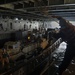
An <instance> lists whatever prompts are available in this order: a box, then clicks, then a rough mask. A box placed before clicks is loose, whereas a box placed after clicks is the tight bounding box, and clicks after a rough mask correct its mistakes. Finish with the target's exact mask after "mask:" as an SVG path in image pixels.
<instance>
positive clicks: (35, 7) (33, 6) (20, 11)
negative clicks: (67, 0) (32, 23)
mask: <svg viewBox="0 0 75 75" xmlns="http://www.w3.org/2000/svg"><path fill="white" fill-rule="evenodd" d="M58 1H60V0H58ZM49 2H50V0H0V6H1V7H0V14H1V15H6V16H7V15H8V16H19V17H27V18H34V19H49V18H50V16H52V15H57V16H62V17H72V16H73V17H74V16H75V4H62V3H63V0H62V3H60V4H61V5H49ZM8 4H10V5H13V7H14V8H12V9H11V8H10V9H8V8H6V6H5V7H4V5H7V6H8ZM2 6H3V7H2ZM8 7H9V6H8Z"/></svg>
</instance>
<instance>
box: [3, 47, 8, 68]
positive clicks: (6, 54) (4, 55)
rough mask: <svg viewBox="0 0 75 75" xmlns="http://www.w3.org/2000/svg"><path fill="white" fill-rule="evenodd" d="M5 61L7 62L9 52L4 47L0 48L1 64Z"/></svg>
mask: <svg viewBox="0 0 75 75" xmlns="http://www.w3.org/2000/svg"><path fill="white" fill-rule="evenodd" d="M5 63H7V64H9V54H8V53H7V50H6V49H5V48H3V49H2V66H3V67H4V66H5Z"/></svg>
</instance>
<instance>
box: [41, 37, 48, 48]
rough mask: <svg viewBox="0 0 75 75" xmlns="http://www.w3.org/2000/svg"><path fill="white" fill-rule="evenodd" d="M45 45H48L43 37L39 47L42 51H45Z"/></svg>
mask: <svg viewBox="0 0 75 75" xmlns="http://www.w3.org/2000/svg"><path fill="white" fill-rule="evenodd" d="M47 45H48V40H47V39H46V38H44V37H43V38H42V42H41V44H40V46H41V48H42V49H45V48H46V47H47Z"/></svg>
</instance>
